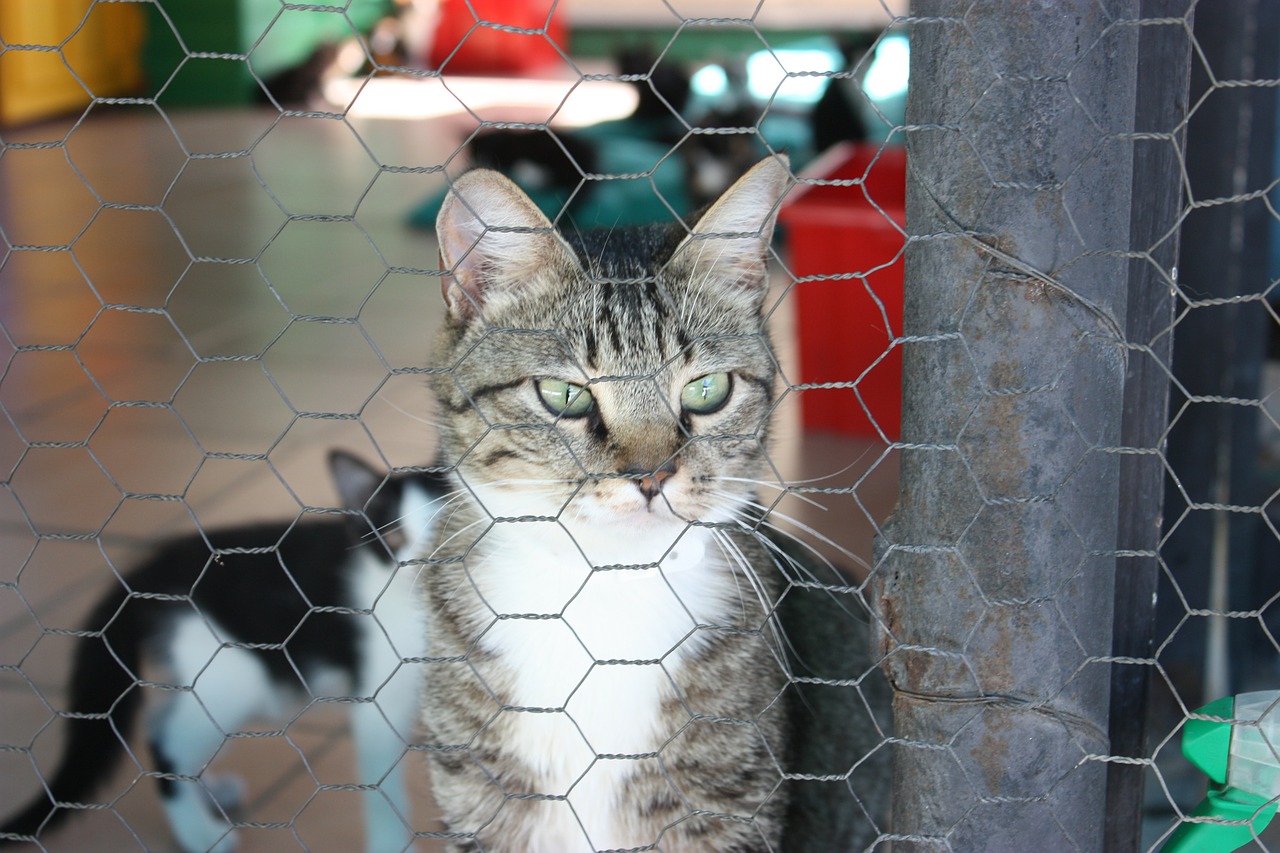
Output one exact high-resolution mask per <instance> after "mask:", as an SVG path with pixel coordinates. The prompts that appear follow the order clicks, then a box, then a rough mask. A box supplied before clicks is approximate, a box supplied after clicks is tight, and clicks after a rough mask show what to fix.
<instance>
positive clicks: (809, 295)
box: [778, 144, 907, 441]
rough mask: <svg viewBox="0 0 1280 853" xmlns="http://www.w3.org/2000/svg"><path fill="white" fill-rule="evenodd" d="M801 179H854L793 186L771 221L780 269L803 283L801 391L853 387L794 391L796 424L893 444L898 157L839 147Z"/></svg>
mask: <svg viewBox="0 0 1280 853" xmlns="http://www.w3.org/2000/svg"><path fill="white" fill-rule="evenodd" d="M801 177H802V178H817V179H823V180H828V181H832V180H840V181H848V180H854V179H861V183H859V184H845V185H834V186H833V185H830V184H826V185H812V184H801V185H799V186H798V187H796V189H795V190H793V191H792V193H791V194H790V195H789V196H788V197H787V201H786V203H785V204H784V205H783V207H782V210H781V211H779V215H778V219H779V222H781V223H782V225H783V228H784V232H783V240H784V245H785V248H786V256H787V259H788V264H789V265H790V267H791V271H792V272H794V273H795V274H796V276H797V277H799V278H801V279H802V280H801V281H799V282H797V283H796V285H795V291H794V298H795V299H796V304H797V317H796V322H797V337H798V339H799V350H800V376H799V384H803V385H810V384H822V383H846V384H847V385H848V386H851V387H840V388H815V389H808V390H804V391H802V392H801V395H800V400H801V417H802V420H803V423H804V426H805V428H806V429H813V430H827V431H833V432H839V433H845V434H850V435H860V436H867V437H871V438H879V437H880V435H881V431H883V433H884V436H885V437H887V438H888V439H889V440H890V441H897V440H898V438H899V436H900V429H901V422H902V349H901V348H900V347H896V346H892V341H893V340H894V339H895V338H897V337H899V336H900V335H901V334H902V250H903V245H904V243H905V239H904V237H903V231H902V230H901V229H902V227H903V223H904V222H905V220H906V212H905V209H906V185H907V158H906V151H905V150H903V149H901V148H880V147H879V146H876V145H862V144H859V145H854V144H845V145H839V146H836V147H835V148H832V149H830V150H829V151H827V152H826V153H825V154H823V155H822V156H821V157H819V158H818V159H817V160H815V161H814V162H813V163H812V164H811V165H810V166H809V168H807V169H806V170H805V171H804V172H803V173H801ZM873 202H874V203H873ZM877 208H878V209H877ZM810 277H817V278H810ZM793 381H794V380H793ZM873 421H874V423H873ZM877 425H878V426H879V430H877V428H876V427H877Z"/></svg>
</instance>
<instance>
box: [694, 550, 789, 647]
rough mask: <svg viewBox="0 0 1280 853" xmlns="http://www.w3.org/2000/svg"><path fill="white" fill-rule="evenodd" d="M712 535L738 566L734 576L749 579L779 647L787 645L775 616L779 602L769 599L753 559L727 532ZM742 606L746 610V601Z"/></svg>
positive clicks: (748, 581)
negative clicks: (753, 564) (751, 559)
mask: <svg viewBox="0 0 1280 853" xmlns="http://www.w3.org/2000/svg"><path fill="white" fill-rule="evenodd" d="M712 537H713V538H714V539H715V541H716V542H717V544H719V546H720V549H721V552H722V553H723V554H725V556H726V557H728V558H729V560H730V561H731V562H732V563H733V564H735V565H736V566H737V569H738V571H736V572H734V576H735V577H736V576H737V575H739V574H741V575H742V576H743V577H745V578H746V579H747V583H748V584H750V586H751V589H752V591H753V592H754V593H755V596H756V601H757V602H758V603H759V604H760V608H761V610H762V612H763V613H764V615H765V616H766V617H767V621H768V624H769V630H770V633H771V634H773V636H774V640H775V641H776V642H777V643H778V644H779V648H781V647H783V646H784V645H786V639H785V637H784V636H783V632H782V631H781V629H780V627H779V625H778V621H777V619H776V618H775V617H774V610H775V609H776V607H777V605H778V603H777V602H776V601H770V600H769V596H768V591H767V589H766V587H765V585H764V583H763V582H762V581H761V580H760V576H759V575H758V574H757V573H756V570H755V567H754V566H752V565H751V561H750V560H749V559H748V558H747V556H746V555H745V554H743V553H742V549H741V548H739V547H738V544H737V543H736V542H734V541H733V539H732V538H731V537H730V536H728V535H727V534H726V533H725V531H723V530H714V531H713V533H712ZM739 594H741V593H739ZM741 606H742V608H743V611H744V612H745V611H746V603H745V602H742V603H741Z"/></svg>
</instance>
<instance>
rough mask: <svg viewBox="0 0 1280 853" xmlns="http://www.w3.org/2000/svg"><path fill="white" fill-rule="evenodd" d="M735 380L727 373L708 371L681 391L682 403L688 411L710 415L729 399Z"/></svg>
mask: <svg viewBox="0 0 1280 853" xmlns="http://www.w3.org/2000/svg"><path fill="white" fill-rule="evenodd" d="M732 390H733V380H732V379H731V378H730V377H729V374H727V373H708V374H707V375H706V376H703V377H701V378H699V379H695V380H693V381H692V382H690V383H689V384H688V385H686V386H684V390H683V391H681V392H680V405H681V407H683V408H684V410H685V411H686V412H694V413H696V414H699V415H709V414H711V413H712V412H714V411H717V410H719V409H720V408H721V407H722V406H724V404H725V403H726V402H728V400H729V392H730V391H732Z"/></svg>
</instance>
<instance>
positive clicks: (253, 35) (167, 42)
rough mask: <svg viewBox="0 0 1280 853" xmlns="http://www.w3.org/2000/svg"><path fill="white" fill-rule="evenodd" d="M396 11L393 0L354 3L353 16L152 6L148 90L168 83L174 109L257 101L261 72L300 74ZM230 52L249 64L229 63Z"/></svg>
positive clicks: (272, 4) (268, 4)
mask: <svg viewBox="0 0 1280 853" xmlns="http://www.w3.org/2000/svg"><path fill="white" fill-rule="evenodd" d="M392 9H393V7H392V0H351V4H350V6H349V7H348V8H347V10H346V12H345V13H344V12H341V11H322V10H314V9H305V10H304V9H285V8H284V7H283V5H282V4H281V3H280V0H172V2H165V3H164V4H163V11H162V10H161V7H160V6H156V5H148V6H147V39H146V44H145V45H144V47H143V55H142V65H143V70H144V72H145V73H146V75H147V80H148V89H149V91H151V92H153V93H154V92H157V91H159V89H160V87H161V86H164V85H166V83H167V86H166V88H165V89H164V91H163V92H161V93H160V95H159V100H160V103H161V105H162V106H167V107H172V106H216V105H223V106H225V105H230V104H248V103H252V102H253V101H254V100H255V99H256V98H257V97H258V96H259V94H260V91H261V90H260V87H259V86H258V83H257V81H255V80H254V78H253V74H254V73H256V74H257V76H258V77H259V78H260V79H266V78H269V77H272V76H274V75H275V74H278V73H280V72H281V71H285V70H288V69H290V68H295V67H297V66H299V65H301V64H302V63H304V62H306V61H307V59H308V58H310V57H311V55H312V54H313V53H314V52H315V50H316V48H318V47H320V46H321V45H323V44H336V43H338V42H341V41H343V40H344V39H347V38H350V37H351V36H352V35H353V34H355V33H363V32H367V31H368V30H369V29H370V28H372V26H373V25H374V23H376V22H377V21H378V19H379V18H381V17H382V16H383V15H386V14H388V13H390V12H391V11H392ZM166 16H167V17H166ZM170 23H172V26H170ZM353 28H354V29H353ZM175 32H176V35H175ZM179 40H180V41H179ZM184 48H185V49H184ZM190 54H210V56H208V57H201V58H194V57H192V56H190ZM228 54H229V55H232V56H235V55H240V54H248V55H249V60H248V62H247V63H246V62H244V61H240V60H236V59H227V58H221V57H222V56H225V55H228ZM250 66H252V73H251V71H250Z"/></svg>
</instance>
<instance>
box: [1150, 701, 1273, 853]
mask: <svg viewBox="0 0 1280 853" xmlns="http://www.w3.org/2000/svg"><path fill="white" fill-rule="evenodd" d="M1278 705H1280V691H1274V690H1269V691H1264V692H1259V693H1241V694H1239V695H1237V696H1227V697H1226V698H1224V699H1219V700H1217V701H1216V702H1210V703H1209V704H1208V705H1205V706H1204V707H1203V708H1200V709H1198V710H1197V711H1196V714H1198V715H1203V716H1205V717H1216V718H1218V719H1196V720H1188V721H1187V725H1186V727H1185V728H1184V729H1183V732H1182V754H1183V755H1185V756H1186V757H1187V760H1189V761H1190V762H1191V763H1192V764H1194V765H1195V766H1196V767H1199V768H1200V769H1201V770H1202V771H1204V773H1205V775H1206V776H1208V777H1209V787H1208V791H1207V793H1206V794H1205V798H1204V800H1202V801H1201V803H1200V805H1198V806H1196V807H1195V809H1194V810H1193V811H1192V812H1191V814H1190V815H1188V817H1190V818H1203V820H1186V821H1183V823H1182V825H1181V826H1179V827H1178V829H1177V831H1176V832H1174V834H1173V835H1172V836H1171V837H1170V838H1169V841H1168V843H1166V844H1165V846H1164V850H1163V853H1231V851H1233V850H1239V849H1240V848H1241V847H1244V846H1246V845H1248V844H1250V843H1251V842H1252V841H1253V840H1254V839H1255V838H1256V837H1257V835H1258V833H1261V832H1262V831H1263V830H1264V829H1266V828H1267V824H1269V823H1270V822H1271V819H1272V818H1273V817H1275V814H1276V800H1277V798H1278V797H1280V758H1278V757H1277V751H1280V707H1278Z"/></svg>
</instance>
